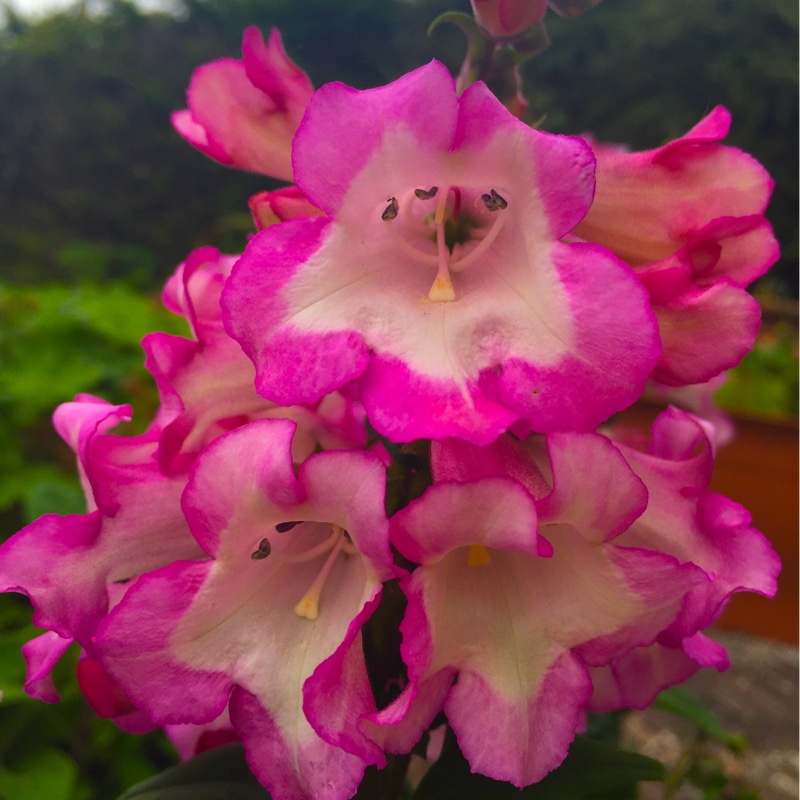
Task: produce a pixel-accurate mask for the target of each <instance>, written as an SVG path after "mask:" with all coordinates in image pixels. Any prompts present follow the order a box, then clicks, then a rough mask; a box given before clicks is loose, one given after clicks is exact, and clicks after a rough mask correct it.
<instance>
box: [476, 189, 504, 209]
mask: <svg viewBox="0 0 800 800" xmlns="http://www.w3.org/2000/svg"><path fill="white" fill-rule="evenodd" d="M481 200H483V203H484V205H485V206H486V208H488V209H489V211H502V210H503V209H504V208H508V202H507V201H506V200H505V199H504V198H502V197H500V195H499V194H497V192H496V191H495V190H494V189H492V192H491V194H482V195H481Z"/></svg>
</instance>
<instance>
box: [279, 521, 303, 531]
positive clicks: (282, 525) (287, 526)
mask: <svg viewBox="0 0 800 800" xmlns="http://www.w3.org/2000/svg"><path fill="white" fill-rule="evenodd" d="M299 524H300V523H299V522H279V523H278V524H277V525H276V526H275V530H276V531H278V533H286V531H290V530H291V529H292V528H294V526H295V525H299Z"/></svg>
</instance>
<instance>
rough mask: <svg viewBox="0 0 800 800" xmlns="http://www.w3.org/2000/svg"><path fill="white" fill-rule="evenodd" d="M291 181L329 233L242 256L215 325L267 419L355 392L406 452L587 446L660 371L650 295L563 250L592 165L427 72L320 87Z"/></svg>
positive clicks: (592, 250)
mask: <svg viewBox="0 0 800 800" xmlns="http://www.w3.org/2000/svg"><path fill="white" fill-rule="evenodd" d="M293 158H294V168H295V178H296V180H297V184H298V186H299V188H300V189H301V190H302V192H303V193H304V195H305V197H306V198H307V199H308V200H309V201H310V202H311V203H312V204H313V205H315V206H316V207H318V208H319V209H321V210H322V211H324V212H325V213H326V214H328V215H329V218H317V219H295V220H291V221H289V222H286V223H283V224H281V225H273V226H271V227H270V228H268V229H267V230H265V231H262V232H261V233H260V234H258V235H257V236H256V237H255V238H254V239H253V240H251V242H250V244H249V245H248V247H247V249H246V250H245V253H244V255H243V256H242V258H241V259H240V260H239V262H238V263H237V265H236V266H235V268H234V270H233V273H232V275H231V279H230V280H229V282H228V284H227V286H226V289H225V291H224V293H223V307H224V308H225V311H226V326H227V328H228V330H229V332H230V333H231V335H233V336H234V338H236V339H237V340H238V341H239V342H240V343H241V345H242V347H243V348H244V350H245V352H246V353H247V354H248V356H249V357H250V358H251V359H252V360H253V361H254V363H255V365H256V373H257V376H256V386H257V388H258V391H259V392H260V393H261V394H263V395H264V396H265V397H267V398H269V399H271V400H274V401H275V402H278V403H281V404H284V405H289V404H292V403H308V402H315V401H317V400H318V399H319V398H320V397H321V396H323V395H324V394H326V393H328V392H330V391H332V390H334V389H337V388H339V387H341V386H343V385H345V384H346V383H348V382H349V381H353V380H355V381H357V384H358V387H359V390H360V396H361V399H362V401H363V403H364V406H365V408H366V411H367V415H368V417H369V419H370V422H371V423H372V424H373V425H374V426H375V427H376V428H377V429H378V430H379V431H380V432H381V433H383V434H385V435H387V436H389V437H390V438H393V439H395V440H398V441H408V440H410V439H413V438H418V437H434V438H440V437H445V436H463V437H465V438H468V439H470V440H472V441H475V442H481V443H485V442H489V441H491V440H492V439H494V438H496V437H497V436H498V435H499V434H500V433H502V432H503V431H504V430H505V429H506V428H507V427H508V426H509V425H510V424H511V423H513V422H514V421H515V420H516V419H518V418H529V419H530V420H531V421H532V424H533V426H534V428H535V429H536V430H541V431H550V430H558V429H570V428H577V429H584V430H585V429H591V428H592V427H594V426H595V425H597V424H598V423H599V422H601V421H603V420H604V419H606V418H607V417H608V416H609V415H610V414H611V413H613V412H614V411H617V410H620V409H621V408H623V407H625V406H627V405H628V404H630V403H631V402H632V401H633V400H634V399H635V398H636V397H637V396H638V395H639V394H640V393H641V390H642V388H643V384H644V381H645V380H646V378H647V376H648V375H649V374H650V372H651V371H652V368H653V365H654V363H655V360H656V359H657V357H658V354H659V346H658V337H657V334H656V331H655V324H654V319H653V317H652V313H651V311H650V308H649V305H648V301H647V297H646V293H645V292H644V291H643V290H642V287H641V285H640V284H639V282H638V281H637V280H636V278H635V277H634V275H633V273H632V272H631V271H630V270H629V268H627V267H626V266H625V265H623V264H622V263H621V262H620V261H618V260H617V259H615V258H614V257H613V256H612V255H611V254H610V253H608V252H607V251H606V250H604V249H603V248H600V247H597V246H594V245H588V244H571V245H568V244H563V243H561V242H560V241H559V240H560V239H561V238H562V237H563V236H565V235H566V234H567V233H569V231H571V230H572V228H574V226H575V225H576V224H577V223H578V222H579V221H580V220H581V218H582V217H583V216H584V214H585V213H586V211H587V209H588V207H589V205H590V203H591V199H592V194H593V191H594V181H593V170H594V165H593V157H592V154H591V151H590V149H589V148H588V147H587V146H586V145H585V144H584V143H583V142H582V141H581V140H579V139H572V138H568V137H561V136H552V135H548V134H544V133H540V132H538V131H534V130H531V129H530V128H529V127H528V126H526V125H524V124H523V123H521V122H520V121H519V120H517V119H515V118H514V117H513V116H512V115H511V114H509V112H508V111H506V109H505V108H503V106H502V105H501V104H500V103H499V101H498V100H496V99H495V98H494V97H493V96H492V95H491V94H490V92H489V91H488V89H487V88H486V87H485V86H484V85H483V84H481V83H478V84H474V85H473V86H471V87H470V88H469V89H468V90H467V91H466V92H464V94H463V95H461V96H460V97H457V96H456V92H455V88H454V85H453V80H452V78H451V76H450V74H449V73H448V72H447V70H446V69H445V67H444V66H443V65H441V64H438V63H436V62H433V63H431V64H429V65H428V66H426V67H423V68H421V69H418V70H416V71H414V72H412V73H410V74H408V75H406V76H404V77H403V78H401V79H399V80H398V81H396V82H395V83H393V84H390V85H389V86H386V87H383V88H380V89H371V90H367V91H355V90H353V89H350V88H348V87H346V86H343V85H341V84H329V85H327V86H325V87H323V88H322V89H321V90H319V92H317V94H316V95H315V97H314V99H313V100H312V102H311V104H310V105H309V108H308V111H307V113H306V116H305V118H304V121H303V124H302V125H301V127H300V128H299V130H298V133H297V136H296V138H295V142H294V156H293Z"/></svg>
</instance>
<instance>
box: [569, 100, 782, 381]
mask: <svg viewBox="0 0 800 800" xmlns="http://www.w3.org/2000/svg"><path fill="white" fill-rule="evenodd" d="M729 127H730V114H729V113H728V112H727V111H726V110H725V109H724V108H722V107H721V106H718V107H717V108H715V109H714V110H713V111H711V113H710V114H708V116H706V117H705V118H704V119H703V120H701V121H700V122H699V123H698V124H697V125H696V126H695V127H694V128H692V129H691V130H690V131H689V132H688V133H687V134H685V135H684V136H682V137H681V138H679V139H676V140H675V141H673V142H669V143H668V144H666V145H664V146H663V147H659V148H657V149H655V150H649V151H646V152H641V153H627V152H625V151H624V149H622V148H619V147H608V146H603V145H597V144H593V149H594V152H595V155H596V157H597V192H596V194H595V199H594V203H593V204H592V207H591V209H590V210H589V213H588V214H587V216H586V218H585V219H584V220H583V221H582V222H581V223H580V225H579V226H578V227H577V229H576V234H577V235H578V236H580V237H581V238H583V239H585V240H586V241H591V242H597V243H599V244H602V245H604V246H605V247H608V248H609V249H610V250H612V251H613V252H614V253H616V254H617V255H618V256H619V257H620V258H622V259H623V260H625V261H626V262H627V263H628V264H630V265H631V266H632V267H633V268H634V269H635V270H636V273H637V275H638V276H639V278H640V280H641V281H642V283H643V284H644V286H645V287H646V288H647V290H648V291H649V293H650V298H651V302H652V304H653V310H654V312H655V315H656V318H657V319H658V326H659V333H660V335H661V344H662V348H663V354H662V356H661V358H660V359H659V361H658V364H657V366H656V370H655V373H654V376H653V377H654V378H655V379H656V380H657V381H659V382H660V383H664V384H669V385H673V386H676V385H677V386H679V385H685V384H696V383H704V382H705V381H707V380H709V379H710V378H712V377H714V376H715V375H717V374H719V373H720V372H721V371H722V370H724V369H726V368H728V367H732V366H735V365H736V364H737V363H738V362H739V360H740V359H741V357H742V356H743V355H744V353H746V352H747V351H748V350H750V348H751V347H752V346H753V341H754V339H755V335H756V333H757V331H758V325H759V322H760V312H759V308H758V303H757V302H756V301H755V300H754V299H753V298H752V297H751V296H750V295H749V294H748V293H747V292H746V291H745V290H744V287H745V286H747V285H748V284H749V283H750V282H751V281H753V280H755V279H756V278H758V277H759V276H761V275H763V274H764V272H766V271H767V269H769V267H770V266H771V265H772V264H773V263H774V262H775V260H776V259H777V257H778V245H777V243H776V241H775V238H774V236H773V235H772V229H771V227H770V225H769V223H768V222H767V221H766V220H765V219H764V216H763V215H764V209H765V208H766V205H767V202H768V200H769V196H770V194H771V192H772V181H771V179H770V177H769V175H768V174H767V173H766V171H765V170H764V168H763V167H762V166H761V165H760V164H759V163H758V162H757V161H756V160H755V159H753V158H752V157H751V156H748V155H747V154H746V153H743V152H741V151H740V150H737V149H736V148H734V147H728V146H726V145H722V144H720V143H719V142H720V140H721V139H723V138H724V137H725V136H726V135H727V133H728V129H729Z"/></svg>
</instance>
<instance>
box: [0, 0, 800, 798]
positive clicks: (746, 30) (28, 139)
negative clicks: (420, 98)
mask: <svg viewBox="0 0 800 800" xmlns="http://www.w3.org/2000/svg"><path fill="white" fill-rule="evenodd" d="M451 9H461V10H468V9H469V3H468V0H382V1H381V2H377V1H376V0H337V1H336V2H331V0H174V2H170V0H149V1H148V2H142V3H133V2H129V1H128V0H105V1H104V2H100V1H99V2H89V1H88V0H87V2H81V3H73V4H66V3H61V4H57V3H56V2H55V0H49V2H48V0H44V2H43V3H42V4H41V5H39V4H36V3H35V1H34V0H14V2H8V3H6V4H5V5H4V4H3V3H2V2H0V253H1V254H2V256H0V538H5V537H7V536H9V535H10V534H11V533H13V532H14V531H16V530H17V529H19V528H20V527H21V526H22V525H24V524H26V523H27V522H29V521H31V520H32V519H34V518H35V517H37V516H39V515H40V514H42V513H45V512H50V511H56V512H59V513H72V512H82V511H84V509H85V506H84V501H83V497H82V494H81V492H80V489H79V486H78V483H77V479H76V477H75V474H74V460H73V455H72V453H71V452H70V451H69V450H68V449H67V448H66V446H65V445H63V443H62V442H61V441H60V440H59V439H58V438H57V437H56V436H55V435H54V434H53V433H52V431H51V425H50V414H51V413H52V410H53V408H54V407H55V406H56V405H57V404H58V403H60V402H63V401H66V400H69V399H71V398H72V397H73V396H74V395H75V394H76V393H77V392H91V393H93V394H97V395H100V396H102V397H104V398H105V399H108V400H110V401H113V402H131V403H132V404H133V406H134V409H135V417H134V423H133V425H132V427H131V430H142V429H143V428H144V427H145V426H146V424H147V423H148V421H149V418H150V416H151V414H152V412H153V410H154V408H155V405H156V396H155V390H154V387H153V385H152V382H151V381H150V379H149V376H148V375H147V373H146V372H145V371H144V369H143V363H142V362H143V357H142V353H141V349H140V346H139V341H140V339H141V338H142V336H143V335H144V334H146V333H148V332H150V331H153V330H165V331H170V332H174V333H185V329H184V328H183V327H182V324H181V321H180V320H176V319H175V318H173V317H171V316H170V315H169V314H167V313H166V312H165V311H163V310H162V309H161V307H160V303H159V300H158V296H159V293H160V290H161V286H162V284H163V282H164V280H165V278H166V277H167V276H168V275H169V274H170V273H171V272H172V271H173V269H174V268H175V266H176V265H177V264H178V263H179V262H180V261H181V260H182V259H183V257H184V256H185V255H186V253H188V252H189V250H191V249H192V248H194V247H197V246H200V245H204V244H213V245H215V246H217V247H219V248H220V249H222V250H223V251H227V252H232V253H235V252H240V251H241V250H242V249H243V248H244V246H245V244H246V241H247V237H248V235H249V234H250V233H251V232H252V224H251V220H250V216H249V213H248V210H247V205H246V201H247V198H248V197H249V196H250V195H252V194H254V193H256V192H258V191H261V190H264V189H269V188H273V187H274V186H275V185H277V184H271V183H270V181H269V180H268V179H265V178H262V177H259V176H254V175H247V174H244V173H239V172H236V171H233V170H228V169H225V168H223V167H221V166H219V165H217V164H215V163H213V162H211V161H209V160H207V159H206V158H204V157H203V156H202V155H201V154H200V153H198V152H196V151H195V150H193V149H192V148H191V147H190V146H189V145H187V144H186V143H184V142H183V140H181V139H180V137H178V135H177V134H175V133H174V132H173V130H172V128H171V126H170V124H169V114H170V112H172V111H173V110H176V109H178V108H182V107H183V106H184V105H185V97H184V93H185V89H186V87H187V85H188V83H189V78H190V76H191V73H192V70H193V69H194V68H195V67H196V66H198V65H200V64H202V63H205V62H207V61H210V60H212V59H215V58H219V57H224V56H232V57H239V56H240V45H241V34H242V31H243V29H244V28H245V27H246V26H247V25H251V24H256V25H259V26H260V27H261V28H262V30H263V31H264V32H265V33H266V32H268V30H269V29H270V28H272V27H275V26H277V27H278V28H280V30H281V32H282V34H283V38H284V43H285V45H286V48H287V50H288V53H289V55H290V56H291V57H292V58H293V59H294V60H295V61H296V62H297V63H298V64H299V65H300V66H301V67H302V68H304V69H305V70H306V71H307V72H308V73H309V75H310V76H311V78H312V80H313V82H314V84H315V85H316V86H319V85H321V84H323V83H325V82H327V81H331V80H341V81H344V82H345V83H348V84H350V85H353V86H356V87H359V88H366V87H369V86H374V85H378V84H383V83H386V82H387V81H390V80H393V79H394V78H396V77H398V76H399V75H400V74H401V73H403V72H405V71H407V70H409V69H412V68H414V67H416V66H419V65H420V64H422V63H425V62H427V61H429V60H430V59H431V58H434V57H436V58H439V59H441V60H444V61H445V62H446V63H447V64H448V65H449V66H450V67H451V68H452V69H453V70H454V71H455V70H456V69H457V68H458V66H459V65H460V62H461V58H462V57H463V48H464V43H463V40H462V37H461V35H460V34H459V32H458V31H457V30H456V29H454V28H451V27H448V26H441V27H439V28H438V29H437V30H436V31H435V32H434V33H433V35H432V36H431V37H428V36H427V35H426V29H427V27H428V25H429V24H430V22H431V21H432V20H433V19H434V18H435V17H436V16H437V15H438V14H439V13H441V12H443V11H445V10H451ZM548 29H549V32H550V35H551V38H552V41H553V44H552V46H551V48H550V49H549V50H548V51H546V52H545V53H543V54H542V55H540V56H538V57H537V58H535V59H534V60H533V61H532V62H530V63H529V64H528V65H527V66H526V73H525V74H526V88H527V96H528V99H529V100H530V108H529V111H528V115H529V120H530V121H539V120H543V121H541V122H540V126H541V127H543V128H545V129H547V130H551V131H556V132H564V133H581V132H585V131H591V132H592V133H594V134H595V135H596V136H597V137H598V138H599V139H600V140H604V141H614V142H626V143H628V144H630V145H631V146H632V147H634V148H649V147H654V146H658V145H659V144H661V143H663V142H665V141H667V140H669V139H672V138H674V137H676V136H679V135H680V134H682V133H683V132H684V131H686V130H687V129H688V128H690V127H692V126H693V125H694V124H695V123H696V122H697V121H698V120H699V119H700V118H701V117H703V116H704V115H705V114H706V113H707V112H708V111H709V110H710V109H711V108H713V107H714V106H715V105H717V104H720V103H721V104H723V105H725V106H727V107H728V108H729V109H730V111H731V112H732V114H733V127H732V131H731V135H730V137H729V138H728V140H727V142H728V143H730V144H732V145H735V146H737V147H740V148H742V149H744V150H746V151H748V152H750V153H752V154H753V155H754V156H755V157H756V158H757V159H758V160H759V161H761V162H762V163H763V164H764V165H765V166H766V167H767V169H768V170H769V171H770V172H771V174H772V175H773V177H774V178H775V180H776V186H775V192H774V195H773V201H772V204H771V206H770V209H769V211H768V213H767V216H768V218H769V219H770V221H771V222H772V224H773V225H774V227H775V230H776V233H777V236H778V238H779V240H780V242H781V244H782V258H781V261H780V263H779V264H778V265H777V266H776V267H775V268H774V269H773V270H772V272H771V274H770V275H769V276H768V277H766V278H764V279H762V280H761V281H760V282H759V283H758V284H757V285H756V286H755V287H754V291H755V293H756V295H757V296H758V297H759V299H760V300H761V302H762V306H763V308H764V310H765V316H764V319H765V324H764V326H763V329H762V334H761V336H760V339H759V343H758V346H757V347H756V349H755V350H754V352H753V353H752V354H750V355H748V356H747V357H746V358H745V360H744V361H743V363H742V365H741V366H740V367H738V368H737V369H736V370H734V371H733V373H732V374H731V376H730V379H729V381H728V384H727V385H726V386H725V387H724V388H723V390H722V391H721V393H720V395H719V401H720V402H721V403H722V404H724V405H725V407H726V408H728V409H729V410H731V411H732V412H735V413H736V414H737V415H738V416H739V418H740V423H739V424H740V430H741V431H743V434H744V438H745V439H747V441H748V442H749V444H748V447H749V449H748V450H745V451H741V450H738V451H737V450H735V449H734V447H735V446H734V445H731V447H730V449H729V450H728V451H727V453H724V454H722V455H721V457H720V459H721V461H720V468H721V469H720V473H719V474H721V475H722V478H721V479H720V478H719V477H718V478H717V479H716V480H718V481H719V480H722V485H721V486H717V487H715V488H717V489H718V490H719V491H725V493H727V494H729V495H730V496H732V497H734V499H737V500H739V501H740V502H743V503H745V504H746V505H748V507H751V508H752V507H755V509H757V511H758V513H757V514H756V518H755V524H756V525H758V526H760V527H761V528H762V529H763V530H764V531H765V532H766V533H767V534H768V535H770V536H772V537H773V538H774V539H775V540H776V542H778V541H779V540H780V541H784V540H785V543H784V544H779V545H778V546H779V549H781V548H783V549H782V554H783V555H784V558H787V557H788V558H789V559H790V560H791V561H792V562H793V563H794V568H793V569H794V571H793V572H792V568H791V566H790V568H789V572H788V573H787V574H788V578H784V580H785V581H786V582H785V584H784V586H785V587H786V588H784V586H782V593H783V595H782V597H783V599H784V600H786V599H787V598H788V601H787V603H786V610H784V611H780V612H779V613H776V612H775V611H774V609H775V606H770V605H767V606H766V607H765V608H766V609H768V610H765V611H762V610H761V608H760V607H758V606H756V608H755V610H753V609H752V608H751V609H749V610H747V609H745V610H744V611H742V612H741V613H740V615H739V618H737V619H738V621H737V620H736V619H734V620H733V622H731V624H734V625H737V626H740V627H744V628H747V629H750V630H753V629H755V632H756V633H762V634H767V635H771V636H776V637H779V638H783V639H789V640H794V641H796V636H797V625H796V581H797V578H796V574H797V573H796V562H797V557H796V552H797V522H796V518H797V500H796V496H797V477H796V475H797V456H796V452H797V427H796V426H797V422H796V420H797V397H798V383H797V302H796V297H797V291H798V264H797V262H798V237H797V221H798V148H797V130H798V127H797V126H798V102H797V98H798V88H797V76H798V64H797V38H798V8H797V4H796V2H795V1H794V0H704V2H702V3H698V2H696V0H674V1H673V2H670V3H665V2H663V0H604V2H603V3H602V4H601V6H599V7H598V8H597V9H595V10H593V11H591V12H590V13H587V14H585V15H584V16H582V17H580V18H578V19H577V20H575V21H572V22H569V23H566V22H564V21H562V20H560V19H558V18H554V17H553V16H552V15H551V16H550V18H549V20H548ZM748 426H751V427H752V426H755V427H754V430H755V433H753V435H752V436H750V430H751V427H748ZM748 436H750V438H749V439H748V438H747V437H748ZM770 442H776V443H777V444H775V445H774V446H773V445H771V444H770ZM792 448H793V449H792ZM723 458H724V459H726V460H723ZM758 459H761V460H762V461H763V464H764V465H763V466H762V465H761V462H757V460H758ZM726 464H727V465H728V466H726ZM728 474H731V475H732V476H733V477H730V478H726V477H725V475H728ZM754 475H759V476H760V479H761V483H760V484H759V483H758V481H755V484H756V485H755V486H754V480H753V476H754ZM726 481H728V482H726ZM737 482H738V483H737ZM737 487H738V488H737ZM748 491H749V492H750V495H749V496H748V495H747V493H748ZM770 491H772V492H773V494H769V492H770ZM765 492H766V494H765ZM773 496H778V499H777V500H775V499H773ZM753 504H755V506H754V505H753ZM776 511H777V514H778V516H777V517H776V516H774V513H773V512H776ZM770 515H772V516H770ZM787 548H788V550H787ZM792 575H793V576H794V577H792ZM792 581H794V583H792ZM792 592H794V595H792ZM0 601H1V602H0V687H2V688H3V690H4V692H5V697H4V702H3V706H2V708H1V709H0V712H1V713H0V731H1V732H0V798H4V799H6V800H40V799H41V800H61V798H64V800H74V799H76V798H95V797H97V798H106V797H109V798H110V797H114V796H115V795H116V794H118V793H119V792H120V791H121V790H122V788H124V787H125V786H129V785H130V784H132V783H134V782H135V781H136V780H138V779H140V778H142V777H144V776H145V775H147V774H150V773H152V772H153V771H154V770H156V769H158V768H162V767H163V766H165V765H166V764H168V763H171V762H172V761H174V758H175V756H174V753H173V752H172V750H171V749H170V748H169V746H168V745H166V744H165V743H164V742H163V741H162V740H161V739H160V738H159V737H157V736H155V735H148V736H145V737H139V738H133V737H129V736H127V735H126V734H121V733H119V732H118V731H117V730H116V729H115V728H114V727H113V725H111V724H110V723H107V722H103V721H100V720H97V719H96V718H95V716H94V714H93V712H91V711H90V710H89V709H88V707H87V706H86V705H85V704H84V703H83V701H82V700H81V699H80V697H79V693H78V691H77V688H76V685H75V681H74V677H73V674H74V661H75V658H76V655H75V654H72V656H71V657H70V658H68V659H66V660H65V663H64V664H62V665H61V666H60V667H59V669H58V674H57V685H58V686H59V688H60V689H61V690H62V695H63V697H64V703H63V704H62V709H63V713H61V714H60V715H55V714H54V713H53V709H50V708H47V707H46V706H44V705H43V704H42V703H38V702H36V703H34V702H29V701H26V700H25V696H24V694H23V693H22V691H21V688H20V687H21V684H22V680H23V676H24V667H23V664H22V660H21V658H20V655H19V648H20V646H21V644H22V643H24V642H25V641H27V640H28V639H30V638H32V636H34V635H35V634H36V631H34V630H33V629H32V628H31V627H30V624H29V620H30V607H29V605H28V604H27V602H26V601H25V600H24V599H23V598H19V597H17V596H13V597H12V596H4V597H3V598H0ZM792 608H794V611H792V610H791V609H792ZM792 614H794V616H792ZM781 615H783V617H782V619H783V622H781V623H780V625H777V626H773V627H770V624H771V623H770V621H768V620H766V617H780V616H781ZM787 615H788V616H787ZM742 620H744V621H742ZM34 740H35V742H36V746H35V747H32V746H31V742H32V741H34ZM112 754H113V756H114V757H113V758H112V757H111V755H112ZM37 781H38V782H37Z"/></svg>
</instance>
